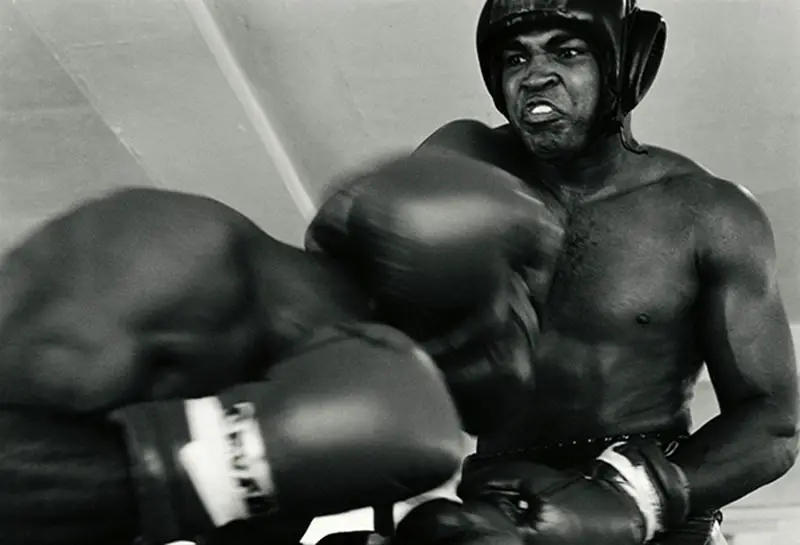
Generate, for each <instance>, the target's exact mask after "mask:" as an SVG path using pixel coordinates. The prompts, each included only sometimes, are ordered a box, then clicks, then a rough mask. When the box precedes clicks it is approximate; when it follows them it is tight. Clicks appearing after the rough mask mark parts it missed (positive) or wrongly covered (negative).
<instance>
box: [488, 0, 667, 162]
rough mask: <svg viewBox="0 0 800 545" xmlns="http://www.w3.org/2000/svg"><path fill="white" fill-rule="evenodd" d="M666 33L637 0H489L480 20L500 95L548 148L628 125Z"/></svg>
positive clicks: (576, 144)
mask: <svg viewBox="0 0 800 545" xmlns="http://www.w3.org/2000/svg"><path fill="white" fill-rule="evenodd" d="M665 43H666V25H665V23H664V20H663V19H662V17H661V16H660V15H659V14H657V13H655V12H651V11H643V10H640V9H639V8H638V7H637V6H636V0H487V1H486V3H485V5H484V7H483V10H482V12H481V15H480V18H479V20H478V29H477V49H478V60H479V63H480V67H481V72H482V75H483V79H484V82H485V83H486V86H487V89H488V90H489V93H490V94H491V96H492V98H493V99H494V103H495V105H496V106H497V108H498V110H499V111H500V112H501V113H502V114H503V115H505V116H506V117H507V118H508V119H509V121H510V122H511V124H512V125H513V126H514V127H515V128H516V129H517V130H518V131H519V132H520V133H521V134H522V136H523V138H524V139H525V140H526V143H527V144H528V146H529V147H530V148H531V149H532V151H534V152H535V153H537V154H541V155H544V156H558V155H568V154H572V153H575V152H577V151H579V150H580V149H581V148H583V147H585V146H586V144H587V143H588V142H589V141H591V140H592V139H595V138H598V137H601V136H606V135H609V134H615V133H619V132H621V128H622V126H623V122H624V120H625V118H626V117H627V115H628V114H629V113H630V112H631V111H632V110H633V109H634V108H635V107H636V106H637V105H638V104H639V102H640V101H641V100H642V98H643V97H644V96H645V94H646V93H647V91H648V90H649V89H650V86H651V85H652V83H653V81H654V79H655V76H656V73H657V71H658V68H659V66H660V64H661V59H662V57H663V53H664V46H665ZM537 100H538V101H539V104H540V106H541V107H540V108H538V109H537V110H535V111H534V108H535V106H536V105H537ZM547 106H550V107H552V108H554V109H555V111H553V112H549V111H548V108H547Z"/></svg>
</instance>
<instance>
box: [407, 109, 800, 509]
mask: <svg viewBox="0 0 800 545" xmlns="http://www.w3.org/2000/svg"><path fill="white" fill-rule="evenodd" d="M470 123H475V122H470V121H461V122H455V123H453V124H451V125H448V126H445V127H444V128H442V129H441V130H440V131H438V132H437V133H435V134H434V135H433V136H431V137H430V138H429V139H428V140H427V141H426V142H425V143H424V144H423V147H425V146H437V145H440V142H446V144H442V145H446V146H447V147H459V143H458V142H457V139H454V138H453V137H452V135H453V132H459V131H460V130H462V128H463V127H464V126H465V125H468V124H470ZM492 139H494V140H496V144H497V145H496V146H491V147H490V148H484V149H485V150H487V152H486V153H482V154H481V155H482V158H483V159H485V160H488V161H491V162H493V163H494V164H497V165H498V166H501V167H503V168H505V169H506V170H508V171H510V172H512V173H514V174H516V175H518V176H520V177H522V178H523V179H524V180H525V181H526V182H527V183H528V184H530V185H531V186H532V187H533V188H535V189H537V190H538V191H539V192H541V193H542V194H543V195H548V194H549V195H550V196H551V197H552V199H553V200H552V202H551V204H553V205H554V206H561V207H562V209H563V211H564V213H565V215H566V217H567V218H568V220H567V225H568V228H567V236H566V240H565V243H564V246H563V248H562V250H561V254H560V256H559V257H558V260H557V265H556V271H555V274H554V276H553V279H552V281H551V282H550V284H549V285H541V284H539V285H535V286H533V289H532V296H533V298H534V302H535V304H536V306H537V310H538V312H539V315H540V316H539V318H540V321H541V336H540V338H539V339H538V353H537V355H536V360H535V363H536V365H535V369H536V386H535V391H534V392H533V393H532V394H531V396H530V402H529V404H528V405H527V406H526V407H524V408H523V410H522V411H520V413H519V415H518V417H517V418H516V419H515V420H513V421H511V422H507V423H506V424H505V425H504V426H503V427H502V428H500V429H498V430H497V431H496V432H494V433H491V434H487V435H485V436H482V437H480V438H479V442H478V452H479V453H481V454H495V453H503V452H509V451H513V450H515V449H520V448H527V447H535V446H537V445H550V444H553V443H559V442H564V441H572V440H577V441H582V440H586V439H587V438H601V437H604V436H610V435H621V434H636V433H657V432H665V433H667V434H672V435H674V434H676V433H687V432H688V431H689V429H690V426H691V418H690V414H689V409H690V401H691V397H692V391H693V388H694V386H695V384H696V381H697V378H698V375H699V373H700V371H701V368H702V366H703V364H704V363H705V364H706V365H707V367H708V371H709V374H710V377H711V379H712V381H713V385H714V388H715V391H716V394H717V396H718V398H719V402H720V406H721V409H722V414H721V415H720V416H718V417H717V418H715V419H714V420H712V421H711V422H709V423H708V424H706V425H705V426H703V427H702V428H701V429H700V430H698V431H696V432H695V434H694V435H693V436H692V437H691V439H689V440H688V441H686V442H685V443H683V444H682V446H681V447H680V448H679V449H678V451H677V452H676V453H675V455H674V457H673V460H674V461H676V462H677V463H678V464H679V465H680V466H681V467H682V468H683V469H684V471H685V472H686V474H687V477H688V479H689V482H690V486H691V489H692V507H693V510H700V509H708V508H716V507H720V506H723V505H726V504H728V503H730V502H732V501H735V500H736V499H738V498H740V497H742V496H744V495H745V494H747V493H749V492H751V491H753V490H754V489H756V488H758V487H760V486H762V485H764V484H766V483H768V482H771V481H772V480H774V479H776V478H778V477H779V476H780V475H782V474H783V473H785V472H786V471H787V470H788V468H789V467H791V465H792V463H793V461H794V459H795V456H796V452H797V450H796V449H797V443H796V429H797V409H798V397H797V378H796V369H795V362H794V352H793V347H792V340H791V337H790V331H789V327H788V323H787V318H786V315H785V312H784V308H783V304H782V302H781V298H780V294H779V290H778V285H777V282H776V275H775V248H774V243H773V238H772V233H771V230H770V226H769V222H768V220H767V218H766V217H765V215H764V212H763V210H762V209H761V208H760V207H759V205H758V204H757V203H756V202H755V200H754V199H753V198H752V196H751V195H750V194H749V193H748V192H747V191H746V190H744V189H743V188H741V187H739V186H737V185H735V184H733V183H730V182H728V181H725V180H721V179H719V178H716V177H714V176H712V175H711V174H710V173H708V172H707V171H705V170H704V169H702V168H701V167H700V166H698V165H697V164H695V163H693V162H692V161H690V160H688V159H687V158H685V157H683V156H681V155H678V154H676V153H672V152H670V151H667V150H664V149H659V148H655V147H648V148H646V151H647V153H646V154H634V153H632V152H628V151H624V150H623V151H620V152H619V155H618V156H617V158H616V160H615V161H613V168H610V169H598V171H597V172H598V175H599V176H602V177H603V180H602V183H598V187H602V188H603V189H601V190H599V191H597V192H595V193H593V194H591V193H590V196H588V197H586V196H584V197H583V198H580V199H578V198H573V197H572V196H571V195H570V193H569V192H568V191H566V190H561V191H559V190H558V189H557V188H555V189H554V188H553V187H552V186H548V185H546V184H544V183H543V181H542V178H541V177H540V176H541V172H539V171H538V170H537V168H536V162H535V161H534V160H533V159H532V157H531V156H530V155H529V154H528V153H527V152H526V150H525V149H524V147H523V146H522V145H521V142H520V139H519V138H518V137H517V136H516V134H515V133H514V132H513V131H512V130H511V129H510V128H509V127H508V126H504V127H500V128H497V129H494V130H493V133H492ZM454 142H455V144H454ZM492 150H493V151H492ZM464 151H467V152H469V150H466V148H465V149H464Z"/></svg>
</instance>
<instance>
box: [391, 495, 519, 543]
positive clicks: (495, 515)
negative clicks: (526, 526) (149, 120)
mask: <svg viewBox="0 0 800 545" xmlns="http://www.w3.org/2000/svg"><path fill="white" fill-rule="evenodd" d="M391 544H392V545H439V544H442V545H444V544H447V545H524V541H523V540H522V537H521V536H520V534H519V532H518V531H517V528H516V527H515V526H514V523H513V522H512V521H511V519H509V518H508V517H507V516H506V515H505V513H503V511H501V510H500V509H498V508H497V507H495V506H493V505H491V504H490V503H486V502H481V501H477V502H464V503H463V504H461V503H457V502H454V501H452V500H448V499H444V498H438V499H435V500H431V501H428V502H425V503H423V504H420V505H418V506H417V507H415V508H414V509H413V510H411V511H410V512H409V513H408V514H407V515H406V516H405V517H404V518H403V519H402V520H401V521H400V523H399V524H398V525H397V531H396V533H395V537H394V539H393V540H392V541H391Z"/></svg>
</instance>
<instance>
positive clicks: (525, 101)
mask: <svg viewBox="0 0 800 545" xmlns="http://www.w3.org/2000/svg"><path fill="white" fill-rule="evenodd" d="M500 61H501V70H502V85H503V94H504V96H505V100H506V104H507V108H508V117H509V121H510V122H511V124H512V125H513V126H514V127H515V128H516V130H517V131H518V132H519V133H520V135H521V136H522V138H523V139H524V141H525V143H526V145H527V147H528V149H530V150H531V152H533V153H534V154H535V155H537V156H539V157H541V158H543V159H553V158H558V157H562V156H570V155H574V154H576V153H577V152H579V151H580V150H581V149H583V148H584V146H585V145H586V143H587V140H588V137H589V129H590V127H591V125H592V122H593V120H594V115H595V112H596V110H597V105H598V102H599V97H600V85H601V75H600V68H599V66H598V63H597V59H596V58H595V56H594V55H593V54H592V52H591V51H590V48H589V45H588V44H587V43H586V42H585V41H584V40H582V39H581V38H578V37H576V36H575V35H574V34H571V33H568V32H566V31H564V30H560V29H547V30H533V31H531V32H528V33H526V34H522V35H520V36H517V37H516V38H514V39H512V40H510V41H509V42H508V43H507V44H506V45H505V47H504V48H503V51H502V53H501V56H500Z"/></svg>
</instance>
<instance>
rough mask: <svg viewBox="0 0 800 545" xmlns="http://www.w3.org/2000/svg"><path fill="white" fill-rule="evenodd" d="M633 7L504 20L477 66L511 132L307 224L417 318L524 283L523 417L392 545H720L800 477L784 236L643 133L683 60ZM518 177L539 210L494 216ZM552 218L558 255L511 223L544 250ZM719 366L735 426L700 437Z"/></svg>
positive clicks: (508, 205) (414, 165)
mask: <svg viewBox="0 0 800 545" xmlns="http://www.w3.org/2000/svg"><path fill="white" fill-rule="evenodd" d="M635 4H636V3H635V2H630V1H628V2H624V1H622V0H488V1H487V2H486V3H485V6H484V8H483V10H482V12H481V14H480V17H479V21H478V26H477V52H478V60H479V64H480V68H481V72H482V76H483V78H484V81H485V83H486V86H487V89H488V90H489V93H490V95H491V97H492V99H493V100H494V103H495V105H496V106H497V108H498V110H499V111H500V112H501V113H502V114H503V115H504V116H505V117H506V118H507V120H508V124H506V125H503V126H500V127H496V128H492V127H488V126H485V125H483V124H481V123H479V122H477V121H471V120H460V121H455V122H452V123H449V124H447V125H446V126H444V127H442V128H441V129H439V130H437V131H436V132H435V133H434V134H432V135H431V136H430V137H429V138H428V139H426V141H425V142H424V143H423V144H422V145H421V146H420V148H419V150H418V151H417V152H416V153H415V154H413V155H412V156H411V157H408V158H406V159H404V160H401V161H400V163H403V164H402V166H400V165H395V166H394V167H393V168H388V169H382V170H379V171H378V172H377V173H376V174H375V175H374V176H372V177H371V179H368V180H363V179H359V180H358V181H356V182H355V184H354V186H351V187H349V188H348V189H347V190H346V191H342V192H340V193H339V194H334V195H333V196H332V198H331V199H330V200H329V201H328V202H327V203H326V204H325V205H323V207H322V209H321V211H320V214H319V216H318V219H317V220H316V221H315V222H314V223H312V226H311V230H310V232H309V238H310V240H311V241H312V242H313V244H311V245H310V247H312V248H314V247H316V248H319V249H321V250H323V251H324V252H326V253H327V254H328V255H331V256H333V257H335V258H339V259H340V260H342V261H344V262H347V263H349V264H350V266H351V267H352V268H353V269H354V270H355V271H357V273H359V272H360V274H361V275H362V277H364V278H368V279H370V282H371V285H373V288H372V289H373V292H374V293H375V294H376V297H377V298H378V299H380V298H387V297H388V298H389V299H390V303H392V300H393V299H402V300H403V301H404V302H405V303H406V305H407V306H406V314H407V315H408V316H413V315H414V314H413V313H414V310H415V309H416V308H420V309H422V310H423V311H426V312H427V311H429V310H430V307H431V306H434V307H435V306H436V305H437V304H438V302H439V301H441V300H443V299H444V298H445V297H447V296H449V297H454V298H458V297H464V298H466V300H467V302H473V299H472V297H471V295H470V293H471V292H470V290H469V287H468V286H467V287H465V285H464V283H463V282H460V280H461V279H463V278H464V277H465V272H464V267H468V266H474V265H475V264H478V266H481V264H484V265H485V264H486V263H487V262H488V263H492V264H494V265H495V266H494V269H493V270H501V271H507V272H508V274H507V276H518V277H520V278H523V279H526V282H525V283H526V287H527V300H528V301H529V302H530V304H531V306H532V307H533V309H534V310H535V315H536V327H535V328H534V330H533V335H532V340H533V342H532V343H531V346H532V347H533V348H532V352H531V360H530V361H531V363H532V371H531V372H530V377H532V378H531V380H528V381H527V386H526V390H527V392H528V395H527V396H518V395H516V394H515V395H514V396H512V397H513V398H514V399H515V401H514V403H513V409H509V408H507V409H506V410H505V411H504V413H505V415H506V417H505V419H502V418H497V419H493V420H492V421H491V422H490V423H487V424H486V425H485V426H481V427H479V428H475V431H476V433H475V434H476V435H477V439H478V443H477V452H476V454H475V455H473V456H472V457H470V459H468V460H467V462H466V464H465V467H464V471H463V479H462V483H461V485H460V488H459V494H460V496H461V498H462V499H463V502H464V503H463V505H461V506H458V505H452V504H451V503H448V502H446V501H442V500H436V503H435V504H434V505H425V504H423V505H422V506H420V507H418V508H417V509H416V510H415V511H412V512H411V513H410V514H409V515H408V517H407V519H405V520H404V521H402V522H401V523H400V525H399V527H398V529H397V535H398V539H397V542H398V543H415V544H422V543H431V544H434V543H436V544H438V543H442V544H443V543H448V544H449V543H460V544H467V543H470V544H471V543H509V544H510V543H515V544H516V543H519V542H520V540H522V541H523V542H525V543H530V544H547V545H551V544H559V545H562V544H563V545H568V544H582V543H595V544H597V545H602V544H606V543H608V544H611V543H613V544H641V543H644V542H653V543H661V544H670V545H672V544H675V545H677V544H684V543H685V544H695V543H696V544H701V543H706V542H708V540H718V539H720V533H719V527H718V524H717V523H718V519H719V518H720V516H719V510H720V508H722V507H724V506H725V505H727V504H729V503H731V502H733V501H735V500H737V499H739V498H741V497H743V496H745V495H746V494H749V493H751V492H753V491H754V490H756V489H758V488H759V487H761V486H763V485H766V484H767V483H770V482H772V481H774V480H775V479H778V478H779V477H781V476H782V475H783V474H784V473H786V471H788V469H789V468H790V467H792V465H793V464H794V462H795V459H796V457H797V453H798V433H797V432H798V407H800V403H798V387H797V368H796V364H795V361H794V350H793V345H792V339H791V336H790V331H789V327H788V323H787V317H786V313H785V310H784V306H783V303H782V300H781V296H780V292H779V289H778V284H777V277H776V262H775V260H776V257H775V247H774V241H773V235H772V232H771V227H770V224H769V221H768V219H767V217H766V215H765V213H764V211H763V210H762V208H761V207H760V206H759V204H758V203H757V202H756V200H755V199H754V198H753V196H752V195H751V194H750V193H749V192H748V191H747V190H746V189H745V188H743V187H742V186H740V185H737V184H736V183H734V182H731V181H727V180H723V179H720V178H718V177H716V176H714V175H713V174H711V173H710V172H708V171H706V170H705V169H703V168H702V167H701V166H699V165H698V164H696V163H695V162H693V161H692V160H690V159H689V158H687V157H684V156H682V155H680V154H678V153H675V152H672V151H670V150H666V149H661V148H658V147H654V146H647V145H643V144H640V143H639V142H637V141H636V140H635V138H634V136H633V134H632V131H631V128H630V114H631V112H632V111H633V110H634V108H635V107H636V105H637V104H638V103H639V102H640V101H641V100H642V98H643V97H644V95H645V94H646V92H647V91H648V89H649V88H650V86H651V84H652V83H653V81H654V78H655V76H656V73H657V71H658V68H659V65H660V62H661V59H662V56H663V53H664V47H665V44H666V27H665V23H664V21H663V19H662V18H661V16H660V15H659V14H657V13H655V12H651V11H646V10H641V9H639V8H638V7H637V6H636V5H635ZM459 156H460V159H459V158H458V157H459ZM432 157H437V158H436V159H432ZM431 162H433V163H435V166H429V167H422V166H420V165H421V164H429V165H430V164H431ZM476 162H483V163H484V164H486V165H491V167H493V168H495V169H497V170H499V171H502V173H498V174H497V175H495V176H494V177H492V176H488V175H485V174H486V173H487V172H488V170H487V169H488V167H478V166H476V165H475V163H476ZM465 165H469V166H465ZM470 171H471V172H473V175H470V174H469V172H470ZM475 173H478V174H475ZM475 175H477V176H478V177H479V178H482V179H483V185H484V188H483V195H484V197H483V201H484V202H485V203H489V204H488V205H486V206H484V207H482V208H481V207H479V206H477V204H476V203H477V202H479V201H480V200H481V198H479V197H477V196H475V195H476V194H478V193H479V192H480V189H479V188H478V186H479V185H480V184H479V183H476V180H475V177H474V176H475ZM509 176H514V177H516V178H517V179H518V180H519V181H520V184H522V185H524V186H525V187H526V191H519V192H517V193H518V195H517V197H518V199H517V200H516V201H515V200H514V199H512V198H510V197H509V198H508V200H507V201H506V200H505V198H503V199H498V198H497V192H498V186H500V187H507V186H508V185H509V184H510V183H511V182H510V181H509ZM375 180H380V181H379V182H377V183H376V182H375ZM495 182H497V183H495ZM371 185H372V186H373V187H374V189H369V188H370V187H371ZM378 185H379V186H380V189H379V188H378V187H377V186H378ZM387 187H391V190H387V189H386V188H387ZM403 192H406V195H407V197H406V198H405V199H404V198H403V197H402V194H403ZM382 193H383V196H382ZM531 199H534V200H536V201H537V202H538V203H539V206H538V209H539V211H538V212H536V211H535V209H536V208H537V207H536V206H531V204H530V201H531ZM448 205H449V206H448ZM525 207H527V209H528V210H529V211H530V215H529V216H528V217H527V218H520V214H519V213H518V211H519V209H520V208H525ZM543 210H546V211H547V218H548V219H547V220H546V221H545V223H557V222H559V221H561V222H562V224H563V227H564V236H563V237H561V238H560V239H558V237H553V236H551V234H550V233H551V232H552V231H553V230H552V229H550V230H548V229H543V230H542V229H540V234H541V240H542V243H541V244H540V245H539V246H538V247H537V246H536V244H535V241H534V240H533V239H535V238H536V237H530V238H528V239H527V241H526V244H523V246H519V245H518V242H517V241H518V240H520V237H510V236H508V233H510V232H513V229H512V228H510V227H509V222H512V223H513V222H517V224H518V228H517V229H518V231H519V232H521V233H531V232H535V230H532V229H531V228H530V225H531V223H536V222H537V221H538V220H537V219H536V217H537V216H536V214H538V218H542V217H545V216H544V215H543V212H542V211H543ZM375 211H377V212H375ZM540 223H541V222H540ZM492 235H494V238H492ZM395 239H396V240H399V241H402V242H403V243H402V244H399V243H391V244H389V243H387V244H385V245H384V244H381V241H394V240H395ZM559 240H560V242H558V241H559ZM376 241H377V242H376ZM365 242H369V245H365V244H364V243H365ZM556 242H558V244H555V243H556ZM554 246H557V248H556V249H555V250H554ZM359 248H360V249H361V250H362V253H361V254H357V250H358V249H359ZM374 248H381V249H382V251H381V252H378V253H373V254H372V255H368V254H365V253H363V252H369V251H371V250H373V249H374ZM453 248H456V250H453ZM509 248H511V249H512V250H513V251H508V250H509ZM520 248H528V249H530V252H531V255H530V257H531V258H532V260H533V261H540V262H541V261H542V260H540V259H538V257H537V256H538V255H540V254H544V255H546V256H547V259H545V260H544V261H546V262H552V263H554V265H553V266H552V267H550V268H547V267H546V268H545V269H541V268H537V267H533V269H534V272H535V273H536V274H526V271H528V270H529V269H530V263H528V262H526V259H524V258H517V259H516V260H513V259H506V260H505V261H502V260H498V259H497V257H496V256H498V255H504V256H508V255H514V256H516V255H518V250H519V249H520ZM423 250H424V251H423ZM553 253H555V256H554V257H552V254H553ZM454 256H455V258H454ZM465 256H466V257H465ZM470 258H471V259H470ZM376 262H377V265H376ZM386 263H389V264H390V265H392V266H391V267H389V266H387V265H386ZM420 263H423V265H420ZM448 267H451V268H450V269H449V275H450V276H451V278H454V279H457V280H456V281H453V282H450V283H448V281H447V278H448V272H447V271H448ZM433 270H437V271H439V274H438V275H435V276H434V275H431V274H428V271H433ZM543 270H545V271H547V270H549V272H546V274H539V273H541V272H542V271H543ZM393 271H401V272H402V273H403V274H402V275H396V274H390V273H393ZM415 271H416V274H415ZM398 278H403V279H405V280H404V282H405V283H404V284H403V285H401V286H399V287H398V286H396V285H394V284H392V282H395V281H396V280H397V279H398ZM426 282H427V284H425V283H426ZM387 285H389V286H392V287H391V290H390V291H389V292H388V294H387V290H386V289H385V286H387ZM426 285H427V286H429V287H430V286H434V287H433V288H431V289H430V295H429V298H428V299H425V297H424V296H423V295H420V294H424V292H425V289H424V286H426ZM409 293H410V294H412V295H413V294H416V295H413V297H412V296H410V295H409ZM397 294H403V297H402V298H401V297H398V295H397ZM414 297H416V299H415V298H414ZM517 306H520V305H519V304H517ZM449 308H450V307H449V306H445V310H449ZM447 323H450V322H448V321H445V322H444V323H443V324H441V325H442V328H444V325H445V324H447ZM401 325H402V324H401ZM413 333H414V332H413V331H412V334H413ZM425 333H428V334H430V333H431V331H427V332H425ZM506 361H508V360H507V359H503V358H500V359H499V360H496V361H494V366H493V367H494V368H497V369H500V368H502V367H503V365H502V364H503V362H506ZM704 365H705V367H706V368H707V371H708V374H709V376H710V377H711V381H712V383H713V386H714V389H715V392H716V396H717V398H718V401H719V406H720V409H721V411H720V414H719V415H718V416H717V417H716V418H714V419H712V420H711V421H710V422H708V423H707V424H705V425H703V426H702V427H700V428H699V429H697V430H692V425H691V415H690V410H689V409H690V401H691V398H692V390H693V387H694V385H695V383H696V381H697V379H698V376H699V375H700V373H701V370H702V368H703V366H704ZM522 397H524V398H525V399H524V402H519V403H518V402H517V401H516V400H519V399H521V398H522ZM485 399H490V398H488V397H487V398H485ZM497 399H498V400H499V402H501V403H506V402H507V401H508V400H507V399H506V398H503V397H502V396H499V397H497ZM486 403H487V404H486V406H491V404H490V402H488V401H487V402H486ZM498 514H500V515H502V516H503V517H505V519H504V522H498ZM509 521H510V522H511V523H513V526H515V527H516V533H515V534H513V535H512V533H510V532H509V530H508V522H509Z"/></svg>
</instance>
